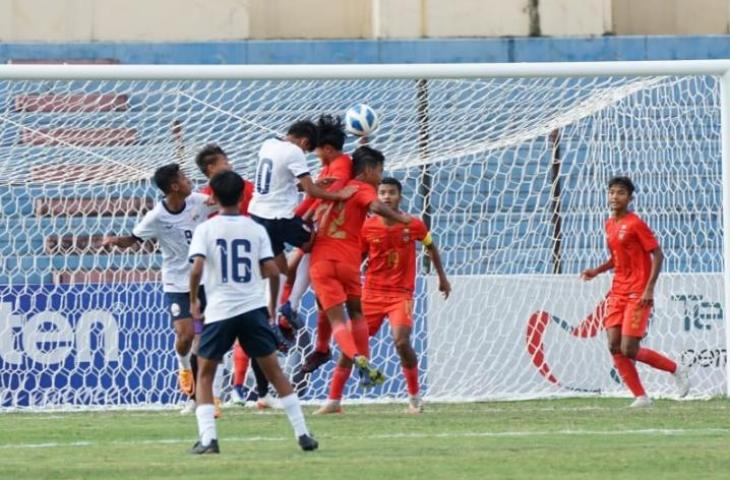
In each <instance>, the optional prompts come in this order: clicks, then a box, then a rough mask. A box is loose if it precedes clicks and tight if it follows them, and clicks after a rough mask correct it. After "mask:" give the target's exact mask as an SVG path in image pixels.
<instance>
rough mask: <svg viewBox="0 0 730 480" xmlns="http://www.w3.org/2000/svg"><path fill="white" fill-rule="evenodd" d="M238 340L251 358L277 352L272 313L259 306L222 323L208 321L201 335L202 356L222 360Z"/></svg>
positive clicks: (200, 351)
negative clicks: (270, 319) (271, 319)
mask: <svg viewBox="0 0 730 480" xmlns="http://www.w3.org/2000/svg"><path fill="white" fill-rule="evenodd" d="M236 339H238V343H240V344H241V346H242V347H243V349H244V350H245V351H246V353H247V354H248V356H249V357H252V358H258V357H265V356H267V355H271V354H272V353H274V352H275V351H276V336H275V335H274V332H273V331H272V329H271V327H270V326H269V312H268V310H267V309H266V308H257V309H256V310H251V311H250V312H246V313H243V314H241V315H237V316H235V317H233V318H228V319H226V320H221V321H219V322H213V323H206V324H205V325H204V326H203V333H202V334H201V335H200V346H199V347H198V356H199V357H203V358H207V359H209V360H220V359H221V358H223V356H224V355H225V354H226V353H227V352H228V350H230V349H231V347H232V346H233V343H234V342H235V341H236Z"/></svg>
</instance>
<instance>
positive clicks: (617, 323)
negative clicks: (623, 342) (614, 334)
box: [604, 295, 651, 338]
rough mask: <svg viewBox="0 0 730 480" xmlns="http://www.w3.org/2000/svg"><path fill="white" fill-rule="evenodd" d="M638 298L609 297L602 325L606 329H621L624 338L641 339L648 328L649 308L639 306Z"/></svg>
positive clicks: (626, 296) (625, 296)
mask: <svg viewBox="0 0 730 480" xmlns="http://www.w3.org/2000/svg"><path fill="white" fill-rule="evenodd" d="M639 298H640V297H638V296H637V297H635V298H629V296H628V295H609V297H608V306H607V308H606V317H605V320H604V325H605V326H606V328H607V329H608V328H613V327H621V335H623V336H625V337H637V338H643V337H644V335H646V328H647V327H648V326H649V317H650V316H651V307H642V306H640V305H639Z"/></svg>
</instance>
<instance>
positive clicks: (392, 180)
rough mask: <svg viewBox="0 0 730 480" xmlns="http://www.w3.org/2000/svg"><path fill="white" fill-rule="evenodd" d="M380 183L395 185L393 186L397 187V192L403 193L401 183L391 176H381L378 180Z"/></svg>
mask: <svg viewBox="0 0 730 480" xmlns="http://www.w3.org/2000/svg"><path fill="white" fill-rule="evenodd" d="M380 184H381V185H395V188H397V189H398V193H399V194H400V193H403V185H401V184H400V182H399V181H398V179H397V178H393V177H383V179H382V180H381V181H380Z"/></svg>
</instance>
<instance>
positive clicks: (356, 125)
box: [345, 103, 378, 137]
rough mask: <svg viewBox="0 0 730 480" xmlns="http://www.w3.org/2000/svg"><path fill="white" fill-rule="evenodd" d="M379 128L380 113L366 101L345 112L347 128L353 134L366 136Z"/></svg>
mask: <svg viewBox="0 0 730 480" xmlns="http://www.w3.org/2000/svg"><path fill="white" fill-rule="evenodd" d="M376 128H378V114H377V113H375V110H373V109H372V108H370V107H368V106H367V105H365V104H364V103H361V104H358V105H355V106H354V107H352V108H351V109H349V110H348V111H347V113H346V114H345V129H346V130H347V131H348V132H350V133H351V134H353V135H357V136H358V137H364V136H366V135H370V134H371V133H373V132H374V131H375V129H376Z"/></svg>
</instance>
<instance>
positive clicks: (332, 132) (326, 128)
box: [317, 115, 347, 150]
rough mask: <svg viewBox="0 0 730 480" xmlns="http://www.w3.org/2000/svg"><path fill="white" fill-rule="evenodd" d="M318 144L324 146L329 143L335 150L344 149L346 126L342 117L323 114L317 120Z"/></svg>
mask: <svg viewBox="0 0 730 480" xmlns="http://www.w3.org/2000/svg"><path fill="white" fill-rule="evenodd" d="M317 134H318V138H317V146H318V147H324V146H327V145H329V146H330V147H332V148H334V149H335V150H342V148H343V147H344V146H345V139H346V138H347V134H346V133H345V127H344V125H343V124H342V119H341V118H340V117H334V116H332V115H322V116H321V117H319V120H317Z"/></svg>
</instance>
